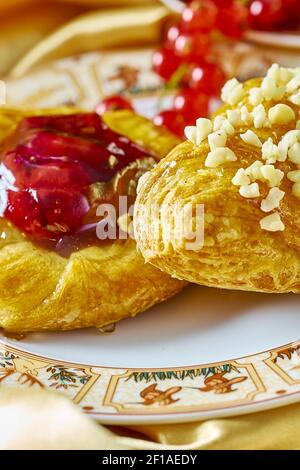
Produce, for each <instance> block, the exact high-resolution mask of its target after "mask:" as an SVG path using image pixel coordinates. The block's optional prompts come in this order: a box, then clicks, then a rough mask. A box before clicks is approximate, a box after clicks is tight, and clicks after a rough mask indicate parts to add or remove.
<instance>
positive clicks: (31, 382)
mask: <svg viewBox="0 0 300 470" xmlns="http://www.w3.org/2000/svg"><path fill="white" fill-rule="evenodd" d="M299 356H300V340H299V341H295V342H292V343H288V344H285V345H282V346H279V347H276V348H272V349H268V350H266V351H262V352H258V353H255V354H252V355H248V356H242V357H239V358H235V359H230V360H226V361H216V362H212V363H208V364H197V365H187V366H181V367H161V368H159V369H158V368H145V369H142V368H132V367H109V366H101V365H91V364H89V365H87V364H85V363H80V362H71V361H66V360H61V359H57V358H50V357H48V356H41V355H38V354H36V353H31V352H30V351H28V350H23V349H22V348H20V347H16V346H12V345H11V344H8V343H6V342H5V340H0V386H1V385H2V383H3V385H5V384H6V385H8V386H15V387H16V386H17V387H23V386H29V387H33V386H38V387H41V388H44V389H50V390H53V389H56V390H57V391H59V392H63V394H64V395H65V396H68V397H69V398H71V400H73V402H74V403H76V404H77V405H79V406H80V407H81V409H82V410H83V411H84V412H85V413H86V414H87V415H88V416H90V417H92V418H94V419H96V420H97V421H99V422H101V423H103V424H118V425H125V424H154V423H174V422H176V423H179V422H191V421H196V420H205V419H211V418H223V417H229V416H237V415H242V414H248V413H255V412H260V411H263V410H269V409H273V408H277V407H281V406H286V405H289V404H292V403H295V402H298V401H300V375H299V378H298V377H295V376H294V375H293V369H295V370H296V369H300V359H299V364H298V362H297V361H298V358H299ZM295 358H296V359H297V361H296V362H295ZM293 363H294V364H293ZM295 364H296V365H295ZM293 365H294V367H293ZM168 374H169V375H168ZM196 382H198V384H197V383H196ZM166 383H167V385H168V387H167V388H166ZM141 385H142V387H143V388H141ZM195 385H197V386H195ZM200 385H201V386H200ZM157 387H158V388H157ZM283 387H284V388H283ZM242 388H243V390H242ZM192 389H193V392H191V390H192ZM195 390H197V391H195ZM186 391H187V392H188V393H186ZM199 392H200V394H199ZM220 397H221V398H220ZM223 397H224V398H226V399H223ZM199 398H200V399H199ZM202 398H203V399H204V401H203V400H202ZM128 400H129V401H128ZM132 400H134V401H132Z"/></svg>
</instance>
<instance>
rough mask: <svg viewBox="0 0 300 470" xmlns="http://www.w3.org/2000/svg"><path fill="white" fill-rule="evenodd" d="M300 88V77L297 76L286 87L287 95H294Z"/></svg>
mask: <svg viewBox="0 0 300 470" xmlns="http://www.w3.org/2000/svg"><path fill="white" fill-rule="evenodd" d="M299 88H300V75H296V76H295V77H294V78H292V80H290V81H289V83H288V84H287V86H286V91H287V93H294V92H295V91H297V90H299Z"/></svg>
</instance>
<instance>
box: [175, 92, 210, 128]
mask: <svg viewBox="0 0 300 470" xmlns="http://www.w3.org/2000/svg"><path fill="white" fill-rule="evenodd" d="M208 104H209V98H208V96H207V95H206V94H204V93H199V92H197V91H195V90H190V89H189V88H186V89H184V90H181V91H180V92H179V93H178V94H177V96H176V97H175V100H174V109H175V110H176V111H177V112H179V113H181V114H182V115H183V116H184V117H185V120H186V124H192V123H193V122H194V121H195V119H197V118H198V117H201V116H207V115H208Z"/></svg>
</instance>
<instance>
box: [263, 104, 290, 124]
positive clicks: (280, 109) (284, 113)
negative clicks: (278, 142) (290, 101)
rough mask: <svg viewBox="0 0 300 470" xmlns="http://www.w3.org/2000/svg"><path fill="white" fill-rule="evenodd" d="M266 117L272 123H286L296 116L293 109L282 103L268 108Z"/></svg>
mask: <svg viewBox="0 0 300 470" xmlns="http://www.w3.org/2000/svg"><path fill="white" fill-rule="evenodd" d="M268 117H269V120H270V122H271V123H272V124H288V123H289V122H291V121H293V120H294V119H295V118H296V116H295V113H294V110H293V109H292V108H291V107H290V106H288V105H287V104H283V103H279V104H276V105H275V106H273V107H272V108H270V109H269V113H268Z"/></svg>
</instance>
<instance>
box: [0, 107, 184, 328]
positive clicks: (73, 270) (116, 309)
mask: <svg viewBox="0 0 300 470" xmlns="http://www.w3.org/2000/svg"><path fill="white" fill-rule="evenodd" d="M40 113H41V114H39V113H37V112H28V113H23V112H21V111H14V110H2V111H1V115H0V139H1V160H2V161H1V164H0V203H1V204H0V205H1V207H0V213H1V217H0V229H1V230H0V233H1V236H0V266H1V270H0V327H2V328H4V329H5V330H6V331H7V332H17V333H22V332H27V331H39V330H66V329H73V328H84V327H91V326H95V327H102V326H104V325H108V324H111V323H114V322H117V321H119V320H120V319H122V318H125V317H127V316H130V315H132V316H134V315H136V314H137V313H139V312H141V311H143V310H145V309H147V308H149V307H151V306H152V305H154V304H156V303H157V302H161V301H163V300H165V299H167V298H168V297H170V296H172V295H174V294H175V293H176V292H178V291H179V290H180V289H182V287H183V286H184V285H185V283H183V282H181V281H179V280H177V279H172V278H171V277H170V276H168V275H167V274H165V273H163V272H161V271H160V270H158V269H157V268H154V267H153V266H151V265H150V264H146V263H145V261H144V259H143V258H142V256H141V254H140V253H138V251H137V249H136V244H135V241H134V240H133V239H132V238H130V237H125V236H123V237H121V233H122V234H123V235H126V234H127V233H126V227H125V228H124V223H123V225H122V223H121V222H120V220H121V219H122V217H123V216H124V215H125V216H126V217H127V218H128V214H127V213H125V214H121V215H120V212H118V205H117V198H118V197H119V196H122V195H123V196H126V198H128V199H129V200H130V201H131V202H134V199H135V193H136V190H135V188H136V182H137V180H138V178H139V176H140V175H141V174H142V173H143V172H144V171H145V170H147V169H149V168H150V167H151V166H152V165H153V164H154V163H155V162H156V160H158V159H160V158H161V157H163V156H165V155H166V154H167V153H168V151H169V150H170V149H171V148H172V147H174V146H175V145H176V144H177V143H178V139H177V138H176V137H175V136H173V135H172V134H170V133H169V132H167V131H164V130H162V129H159V128H157V127H155V126H153V125H152V124H151V123H150V122H149V121H148V120H146V119H144V118H142V117H139V116H137V115H135V114H134V113H131V112H130V111H116V112H114V113H109V114H107V115H106V116H105V117H104V118H103V119H102V118H101V117H100V116H98V115H97V114H95V113H74V111H72V110H70V109H60V110H51V111H47V112H43V113H42V112H40ZM134 142H135V143H134ZM101 203H106V204H108V203H109V204H110V205H111V206H112V207H115V208H116V209H117V220H118V226H117V229H118V231H117V235H116V237H115V239H112V240H111V239H105V237H102V238H103V239H99V237H97V236H96V228H97V227H98V223H99V224H101V222H103V220H104V218H103V217H102V218H101V217H99V218H98V217H97V207H98V206H99V204H101ZM123 218H124V217H123ZM127 228H128V227H127ZM127 235H128V234H127ZM100 238H101V237H100Z"/></svg>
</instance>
